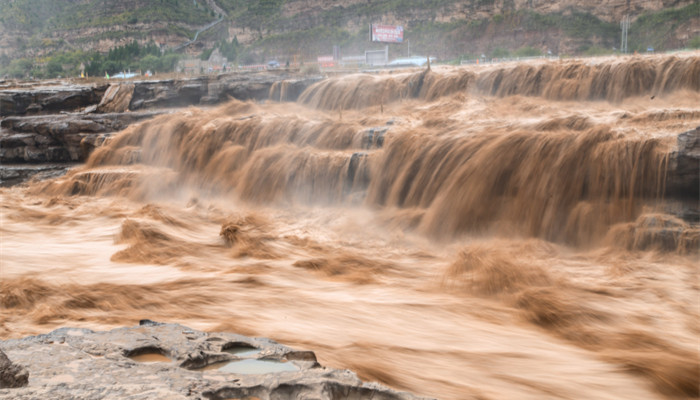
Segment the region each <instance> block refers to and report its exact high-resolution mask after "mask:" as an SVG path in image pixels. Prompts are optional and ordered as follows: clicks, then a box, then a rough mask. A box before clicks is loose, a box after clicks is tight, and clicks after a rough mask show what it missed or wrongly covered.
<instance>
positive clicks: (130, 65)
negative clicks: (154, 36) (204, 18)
mask: <svg viewBox="0 0 700 400" xmlns="http://www.w3.org/2000/svg"><path fill="white" fill-rule="evenodd" d="M180 58H181V55H180V54H176V53H171V52H166V53H164V54H162V53H161V51H160V48H159V47H158V46H157V45H156V44H155V43H153V42H150V43H148V44H146V45H143V46H141V45H139V44H138V42H136V41H133V42H131V43H128V44H125V45H124V46H118V47H115V48H113V49H112V50H110V51H109V53H107V54H100V53H98V52H96V51H89V52H85V51H80V50H76V51H67V52H62V53H57V54H55V55H53V56H49V57H43V58H38V59H29V58H20V59H17V60H13V61H11V62H8V63H7V65H6V66H5V63H2V64H0V66H2V68H0V73H2V74H3V75H5V74H6V75H8V76H10V77H13V78H25V77H34V78H55V77H58V76H78V75H79V74H80V66H81V64H82V65H83V66H84V67H85V73H87V74H88V75H89V76H101V75H104V74H105V73H108V74H114V73H117V72H121V71H127V70H131V71H138V70H142V71H143V72H145V71H146V70H151V71H153V72H155V71H159V72H163V71H172V69H173V68H174V66H175V64H176V63H177V61H178V60H179V59H180Z"/></svg>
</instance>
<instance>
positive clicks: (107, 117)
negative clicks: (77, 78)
mask: <svg viewBox="0 0 700 400" xmlns="http://www.w3.org/2000/svg"><path fill="white" fill-rule="evenodd" d="M320 79H323V77H322V76H320V75H316V76H310V75H298V74H290V73H287V72H284V71H278V72H260V73H231V74H220V75H211V76H200V77H193V78H180V79H159V80H139V81H123V82H116V83H106V82H105V81H102V82H98V83H92V84H74V83H68V82H60V81H55V82H45V83H43V84H41V83H31V82H30V83H15V84H12V83H8V82H5V83H4V84H3V85H2V86H0V117H2V118H3V119H2V120H0V165H1V166H2V167H0V170H1V171H0V185H3V186H7V185H12V184H16V183H19V182H22V181H23V180H25V179H27V178H28V177H31V176H32V175H34V172H35V171H37V172H41V171H44V170H46V168H44V167H46V166H45V165H44V164H45V163H53V164H55V163H75V162H82V161H85V160H86V159H87V157H88V156H89V155H90V153H91V152H92V150H94V149H95V147H97V146H100V145H101V144H102V143H103V142H104V141H105V140H106V139H107V138H108V137H110V136H111V135H112V134H114V133H116V132H119V131H121V130H123V129H124V128H126V127H127V126H129V125H131V124H133V123H136V122H139V121H143V120H146V119H149V118H152V117H154V116H156V115H160V114H162V113H165V112H169V111H168V109H172V108H177V107H187V106H191V105H210V104H217V103H221V102H224V101H227V100H229V99H231V98H234V99H238V100H254V101H263V100H267V99H272V100H277V101H280V100H281V101H294V100H296V98H297V97H299V95H300V94H301V92H302V91H303V90H304V89H305V88H306V87H308V86H309V85H311V84H313V83H314V82H317V81H319V80H320ZM10 164H12V166H11V167H10ZM23 164H24V165H26V167H22V165H23ZM39 165H41V166H42V167H38V166H39ZM67 165H68V164H66V166H67ZM8 168H10V169H8ZM50 169H51V170H52V171H60V170H62V169H64V168H60V167H59V168H56V166H55V165H53V166H52V167H51V168H50Z"/></svg>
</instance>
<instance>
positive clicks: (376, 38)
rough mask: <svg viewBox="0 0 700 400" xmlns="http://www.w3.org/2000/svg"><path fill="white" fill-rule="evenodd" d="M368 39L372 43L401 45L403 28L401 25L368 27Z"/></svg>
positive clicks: (374, 25)
mask: <svg viewBox="0 0 700 400" xmlns="http://www.w3.org/2000/svg"><path fill="white" fill-rule="evenodd" d="M370 39H371V40H372V41H373V42H388V43H402V42H403V26H401V25H380V24H372V25H370Z"/></svg>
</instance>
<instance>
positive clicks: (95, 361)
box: [0, 320, 417, 400]
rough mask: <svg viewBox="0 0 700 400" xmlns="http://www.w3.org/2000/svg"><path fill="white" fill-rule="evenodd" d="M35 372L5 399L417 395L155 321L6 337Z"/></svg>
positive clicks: (254, 344)
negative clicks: (113, 327) (98, 330)
mask: <svg viewBox="0 0 700 400" xmlns="http://www.w3.org/2000/svg"><path fill="white" fill-rule="evenodd" d="M0 344H1V345H2V348H3V349H4V350H5V351H6V352H7V354H8V355H9V356H10V357H11V358H12V359H13V360H15V362H17V363H21V364H23V365H25V366H26V368H27V369H28V371H29V384H28V386H26V387H23V388H17V389H0V398H3V399H36V398H52V399H74V398H80V399H102V398H120V399H155V398H158V399H166V398H167V399H214V400H219V399H227V398H247V397H257V398H260V399H263V400H264V399H270V398H284V399H288V398H289V399H302V398H303V399H348V398H351V399H364V398H372V399H386V400H393V399H416V398H417V397H415V396H413V395H411V394H409V393H404V392H397V391H394V390H391V389H389V388H387V387H384V386H382V385H379V384H376V383H363V382H362V381H360V379H358V377H357V376H356V375H355V374H354V373H353V372H351V371H347V370H336V369H331V368H326V367H323V366H321V365H319V364H318V362H317V361H316V356H315V355H314V354H313V352H310V351H297V350H294V349H292V348H289V347H287V346H283V345H280V344H278V343H276V342H274V341H271V340H268V339H261V338H249V337H245V336H241V335H237V334H233V333H205V332H199V331H195V330H193V329H190V328H187V327H185V326H182V325H177V324H160V323H156V322H152V321H148V320H144V321H142V322H141V325H140V326H137V327H132V328H119V329H114V330H111V331H108V332H94V331H91V330H87V329H73V328H61V329H58V330H56V331H53V332H51V333H49V334H46V335H39V336H33V337H28V338H24V339H15V340H7V341H5V342H0Z"/></svg>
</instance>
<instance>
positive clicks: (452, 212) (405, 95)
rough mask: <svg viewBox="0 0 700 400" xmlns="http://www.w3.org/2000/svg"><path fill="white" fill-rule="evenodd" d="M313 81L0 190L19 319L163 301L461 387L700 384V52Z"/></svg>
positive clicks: (447, 392)
mask: <svg viewBox="0 0 700 400" xmlns="http://www.w3.org/2000/svg"><path fill="white" fill-rule="evenodd" d="M290 85H291V84H290V83H288V82H283V83H280V84H279V85H276V86H273V88H272V89H271V90H270V97H271V99H274V100H275V102H272V101H270V102H268V103H266V104H253V103H243V102H238V101H231V102H230V103H228V104H226V105H223V106H220V107H218V108H216V109H211V110H199V109H188V110H185V111H180V112H178V113H175V114H169V115H163V116H159V117H156V118H154V119H152V120H150V121H147V122H144V123H141V124H138V125H134V126H131V127H129V128H128V129H126V130H125V131H123V132H121V133H120V134H118V135H116V136H115V137H113V138H111V139H110V140H109V141H108V142H107V143H106V144H105V145H104V146H102V147H100V148H98V149H97V150H96V151H95V152H94V153H93V154H92V156H91V157H90V159H89V160H88V162H87V163H86V164H85V165H84V166H82V167H79V168H76V169H74V170H72V171H70V172H69V173H68V174H67V175H66V176H64V177H61V178H56V179H53V180H49V181H44V182H34V183H32V184H31V185H29V186H27V187H15V188H10V189H2V192H0V193H2V196H3V202H2V209H1V212H2V214H1V215H2V221H3V223H2V225H1V226H0V232H1V234H2V251H3V254H2V258H1V260H0V261H1V262H2V264H0V273H1V274H2V278H3V279H2V282H0V305H2V308H3V312H2V314H0V336H2V337H19V336H24V335H26V334H33V333H40V332H44V331H46V330H48V329H51V328H53V327H58V326H62V325H73V326H86V327H90V328H93V329H98V328H108V327H112V326H117V325H124V324H133V323H135V321H138V320H139V319H141V318H144V317H151V318H153V319H161V320H168V321H173V322H183V323H185V324H187V325H190V326H192V327H195V328H198V329H213V330H222V329H224V330H233V331H237V332H240V333H244V334H249V335H257V336H268V337H272V338H274V339H277V340H280V341H284V342H285V343H287V344H292V345H294V344H298V345H302V346H305V347H310V348H314V349H315V350H317V354H319V356H320V359H321V361H322V363H324V364H329V365H333V366H336V367H344V368H351V369H354V370H356V371H358V372H359V374H360V375H361V376H362V377H363V378H366V379H370V380H379V381H382V382H384V383H386V384H388V385H391V386H394V387H396V388H399V389H403V390H410V391H413V392H416V393H419V394H423V395H427V396H436V397H439V398H444V399H462V398H488V397H494V398H541V397H543V396H549V397H567V398H571V397H577V398H580V397H591V398H599V397H610V398H620V397H628V398H629V397H632V398H658V397H674V396H691V397H692V396H697V395H698V384H699V383H700V381H699V380H698V376H700V373H699V372H700V371H699V368H700V367H699V366H700V359H699V355H698V349H697V336H698V334H700V325H699V324H698V321H700V312H699V311H698V310H700V304H699V303H698V298H700V296H699V295H698V294H699V291H700V287H699V286H698V283H697V282H698V281H697V277H698V276H699V274H698V272H700V271H698V264H697V254H698V246H700V230H699V229H698V221H697V219H696V217H694V215H697V186H698V185H697V179H698V178H697V176H698V175H697V174H698V169H697V165H696V166H695V167H693V165H692V162H691V163H690V164H688V163H687V162H685V161H682V160H681V159H680V158H679V157H681V155H679V150H678V143H679V139H678V134H679V133H681V132H686V131H687V132H689V133H688V135H689V136H688V137H689V139H687V140H686V139H684V140H686V142H688V141H691V142H692V140H695V141H696V142H698V141H700V140H699V139H698V138H697V136H698V131H697V130H693V129H695V128H696V127H697V126H698V125H700V110H699V109H698V104H700V57H698V56H696V55H688V56H682V57H681V56H657V57H644V58H642V57H634V58H620V59H610V60H596V61H593V62H582V61H560V62H539V63H532V64H517V65H512V66H508V65H506V66H487V67H471V68H468V69H465V68H452V67H433V69H432V70H431V71H418V72H395V73H384V74H376V75H369V74H360V75H350V76H343V77H337V78H332V79H326V80H323V81H320V82H318V83H316V84H315V85H313V86H311V87H310V88H308V89H307V90H306V91H305V92H304V93H302V94H301V96H300V97H299V100H298V102H296V103H277V102H276V100H285V99H286V98H287V96H288V93H289V91H290V90H292V89H291V86H290ZM693 132H694V133H693ZM693 138H694V139H693ZM684 143H685V142H684ZM688 143H690V142H688ZM693 143H695V142H693ZM692 151H696V150H692ZM692 151H691V153H692ZM679 160H681V161H679ZM684 163H685V164H684ZM693 168H694V169H693ZM693 174H695V175H693ZM693 176H695V179H696V180H695V186H693V183H692V182H693ZM687 182H690V184H687ZM552 371H554V372H552Z"/></svg>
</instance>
